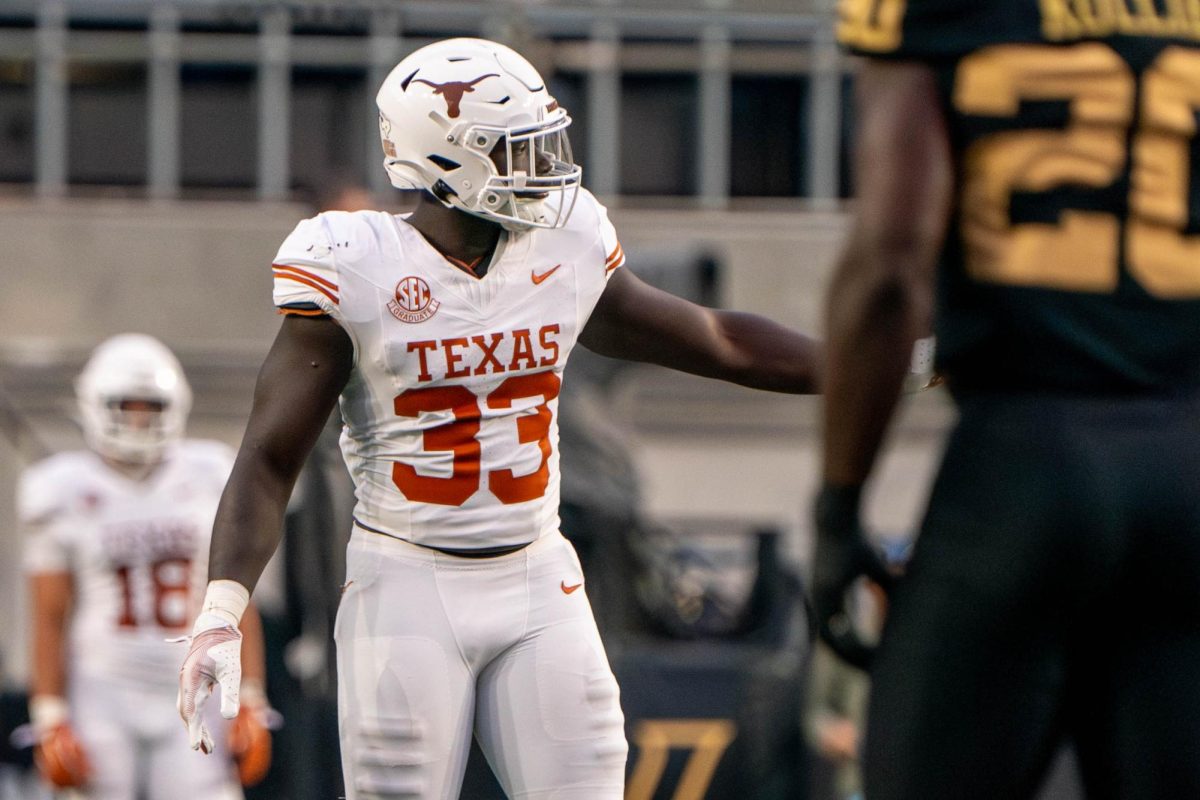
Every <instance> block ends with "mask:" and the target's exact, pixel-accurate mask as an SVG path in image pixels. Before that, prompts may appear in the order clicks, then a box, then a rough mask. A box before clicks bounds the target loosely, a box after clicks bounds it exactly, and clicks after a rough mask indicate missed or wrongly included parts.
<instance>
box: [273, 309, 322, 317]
mask: <svg viewBox="0 0 1200 800" xmlns="http://www.w3.org/2000/svg"><path fill="white" fill-rule="evenodd" d="M275 312H276V313H278V314H283V315H284V316H285V317H325V316H328V315H329V312H327V311H323V310H321V309H319V308H277V309H275Z"/></svg>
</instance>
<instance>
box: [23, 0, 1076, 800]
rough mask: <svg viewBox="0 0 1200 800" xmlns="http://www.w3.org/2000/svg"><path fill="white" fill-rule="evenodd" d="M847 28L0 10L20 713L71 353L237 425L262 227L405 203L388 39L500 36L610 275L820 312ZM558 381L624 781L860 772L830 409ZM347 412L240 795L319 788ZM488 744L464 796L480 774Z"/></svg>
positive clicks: (531, 8) (572, 526)
mask: <svg viewBox="0 0 1200 800" xmlns="http://www.w3.org/2000/svg"><path fill="white" fill-rule="evenodd" d="M833 19H834V14H833V11H832V0H607V1H606V0H590V2H589V1H588V0H496V1H495V2H466V0H430V1H428V2H426V1H423V0H413V1H411V2H410V1H408V0H405V1H403V2H396V1H393V2H365V1H364V2H354V1H348V2H334V1H332V0H329V1H326V2H321V1H318V0H313V1H312V2H308V1H307V0H286V1H281V0H262V1H261V2H255V0H240V1H236V0H235V1H232V2H225V1H223V0H152V1H151V0H0V242H2V243H3V251H2V254H0V263H2V265H3V266H2V272H0V274H2V275H3V277H4V279H5V291H3V292H0V607H2V608H4V609H5V611H4V613H3V615H0V679H2V680H3V685H4V687H5V688H6V689H7V690H8V691H9V692H10V695H9V697H10V698H16V699H15V700H11V701H10V703H9V704H8V705H7V706H6V708H8V709H9V711H8V712H6V713H8V716H9V717H13V716H14V715H16V716H19V714H20V707H21V703H20V702H19V698H20V694H19V693H20V691H21V690H22V687H23V685H24V681H25V677H26V675H25V671H26V646H25V630H24V627H25V623H24V617H25V612H24V607H25V606H24V604H25V598H24V592H23V585H22V581H21V578H20V567H19V563H20V552H21V549H22V542H21V540H20V536H19V533H18V531H17V528H16V525H15V524H14V511H13V492H12V489H13V486H14V482H15V480H16V477H17V475H18V474H19V472H20V470H21V469H22V468H23V467H25V466H27V465H28V464H30V463H32V462H33V461H35V460H37V459H38V458H41V457H42V456H44V455H46V454H48V453H51V452H55V451H58V450H62V449H67V448H75V447H79V446H80V445H81V438H80V435H79V433H78V429H77V427H76V426H75V425H74V423H73V422H72V419H71V417H72V407H73V397H72V392H71V380H72V379H73V378H74V376H75V375H76V374H77V373H78V371H79V369H80V368H81V366H82V364H83V361H84V359H85V357H86V355H87V353H88V351H89V350H90V349H91V348H92V347H93V346H94V345H95V344H96V343H98V342H99V341H100V340H101V339H103V338H105V337H107V336H109V335H112V334H115V333H119V332H123V331H129V330H136V331H141V332H145V333H149V334H152V335H154V336H156V337H158V338H160V339H162V340H163V341H164V342H165V343H166V344H168V345H169V346H170V347H171V348H173V349H174V350H175V351H176V352H177V354H178V355H179V357H180V359H181V360H182V362H183V365H184V368H185V370H186V372H187V374H188V377H189V379H190V380H191V382H192V385H193V388H194V390H195V392H196V402H195V408H194V411H193V413H192V416H191V422H190V426H189V432H190V434H191V435H193V436H199V437H210V438H216V439H220V440H223V441H225V442H228V443H229V444H231V445H235V446H236V444H237V443H238V441H239V439H240V436H241V432H242V427H243V425H244V422H245V416H246V414H247V412H248V409H249V404H250V396H251V389H252V386H253V380H254V376H255V373H256V370H257V366H258V364H259V363H260V362H261V360H262V357H263V356H264V354H265V352H266V349H267V347H268V346H269V344H270V341H271V339H272V337H273V335H274V332H275V330H276V328H277V326H278V324H279V321H278V319H279V318H278V317H277V316H276V315H275V313H274V312H273V309H272V306H271V300H270V280H271V277H270V270H269V269H268V267H269V265H270V262H271V258H272V256H273V255H274V253H275V251H276V249H277V247H278V245H279V243H280V242H281V241H282V239H283V237H284V236H285V235H286V234H287V233H288V232H289V231H290V230H291V229H292V227H293V226H294V225H295V224H296V222H297V221H298V220H300V219H302V218H305V217H308V216H311V215H312V214H313V213H314V212H315V211H317V210H319V209H322V208H334V207H346V206H347V204H350V203H355V202H366V203H369V204H371V205H373V206H375V207H378V208H387V209H395V210H397V211H399V210H402V209H403V207H404V202H405V200H404V198H403V197H401V196H400V195H399V194H397V193H396V192H394V191H393V190H391V189H390V187H389V186H388V184H387V180H386V176H385V174H384V172H383V170H382V169H381V165H380V162H381V154H380V152H379V144H378V133H377V128H376V112H375V108H374V95H375V91H376V88H377V87H378V85H379V84H380V82H381V81H382V80H383V78H384V77H385V76H386V74H387V73H388V71H390V69H391V67H392V66H393V65H394V64H395V63H396V62H397V61H398V60H399V59H400V58H401V57H403V56H404V55H406V54H407V53H409V52H411V51H412V50H414V49H416V48H417V47H420V46H422V45H424V44H426V43H428V42H430V41H432V40H434V39H438V38H443V37H447V36H458V35H467V36H483V37H486V38H490V39H495V40H499V41H502V42H505V43H507V44H509V45H511V46H513V47H515V48H517V49H518V50H520V51H521V52H522V53H524V54H525V55H526V56H527V57H528V58H529V59H530V60H531V61H532V62H533V63H534V64H535V66H537V67H538V68H539V69H540V70H541V71H542V73H543V75H545V76H546V78H547V79H548V81H549V83H550V89H551V92H552V93H553V94H554V95H555V96H556V97H557V98H558V100H559V101H560V103H562V104H563V105H565V106H566V107H567V108H568V110H569V111H570V113H571V115H572V117H573V118H574V124H573V126H572V128H571V137H572V141H573V145H574V148H575V152H576V157H577V160H578V161H580V162H581V163H582V165H583V167H584V182H585V185H587V186H588V187H589V188H590V189H591V190H592V192H593V193H595V194H596V195H597V196H598V197H599V198H600V199H601V201H602V202H604V203H606V204H607V205H608V206H609V208H610V211H611V216H612V219H613V221H614V223H615V225H616V227H617V230H618V232H619V234H620V237H621V241H622V243H623V245H624V247H625V250H626V253H627V254H628V258H629V260H628V264H629V267H630V268H631V269H633V270H635V271H636V272H638V273H639V274H640V275H641V276H642V277H643V278H645V279H646V280H648V281H650V282H652V283H656V284H658V285H660V286H662V287H664V288H667V289H669V290H671V291H673V292H676V293H678V294H681V295H684V296H686V297H689V298H691V299H694V300H697V301H700V302H704V303H707V304H710V305H720V306H727V307H735V308H738V309H743V310H749V311H755V312H758V313H761V314H765V315H767V316H769V317H771V318H773V319H775V320H777V321H780V322H782V323H785V324H788V325H791V326H794V327H796V328H799V329H800V330H803V331H806V332H810V333H812V334H814V335H817V334H819V332H820V330H821V325H822V320H821V319H820V308H821V304H822V300H823V293H824V287H825V285H826V281H827V277H828V274H829V271H830V268H831V266H832V264H833V261H834V258H835V257H836V254H837V251H838V248H839V246H840V244H841V241H842V238H843V235H844V232H845V227H846V216H845V211H846V205H845V199H846V197H847V193H848V190H849V183H850V181H849V175H848V163H847V143H848V140H849V137H850V135H851V132H852V130H853V119H852V114H851V102H850V95H851V92H852V87H853V74H854V63H853V62H852V61H851V60H850V59H847V58H846V57H844V56H842V55H840V54H839V52H838V50H837V48H836V46H835V44H834V36H833V28H834V26H833ZM352 193H353V194H352ZM351 196H353V197H356V198H358V199H357V200H350V199H348V198H349V197H351ZM364 198H365V199H364ZM568 375H570V376H571V377H570V378H569V379H568V381H567V383H566V387H565V390H564V394H563V399H562V414H561V416H562V423H561V425H562V437H563V441H562V453H563V466H564V473H565V478H564V483H563V525H564V531H565V532H566V533H567V534H568V535H569V536H570V537H571V538H572V539H573V540H574V541H575V543H576V546H577V547H578V549H579V550H580V552H581V555H582V557H583V559H584V561H585V569H586V571H587V576H588V580H589V593H590V594H591V597H592V602H593V604H594V606H595V610H596V614H597V617H598V619H599V621H600V624H601V627H602V632H603V634H604V636H605V640H606V643H607V645H608V648H609V654H610V658H611V660H612V662H613V666H614V669H615V670H616V672H617V676H618V679H619V680H620V682H621V685H622V692H623V700H624V706H625V710H626V716H627V719H628V734H629V738H630V742H631V745H632V749H631V754H630V762H629V770H630V785H629V797H630V798H635V800H646V799H647V798H675V800H698V799H699V798H718V799H719V798H733V797H738V798H746V799H747V800H750V799H751V798H784V797H787V798H793V797H801V798H803V797H811V798H814V800H823V799H824V798H835V797H850V796H852V795H853V792H854V788H853V780H852V776H849V777H847V776H846V775H845V774H844V773H845V772H846V769H845V768H846V765H847V764H848V763H851V762H852V755H851V754H852V751H853V746H852V742H853V726H854V725H855V724H856V722H857V715H858V713H859V707H860V706H861V694H862V690H863V685H862V680H861V678H860V677H857V676H855V675H853V674H847V673H844V672H843V671H842V670H840V669H839V668H838V667H837V666H836V665H831V664H828V663H822V660H821V658H820V656H819V655H818V656H817V658H816V659H814V657H813V653H812V648H811V646H810V637H809V632H808V625H807V620H806V618H805V614H804V610H803V605H802V603H801V599H800V592H801V588H802V586H803V581H804V574H805V565H806V562H807V559H808V554H809V550H810V530H809V522H808V512H807V506H808V500H809V497H810V495H811V493H812V491H813V488H814V485H815V463H816V462H815V451H816V446H817V420H816V410H817V405H816V402H815V401H814V400H812V399H809V398H793V397H787V396H782V395H769V394H763V393H755V392H751V391H748V390H741V389H738V388H736V387H730V386H725V385H721V384H717V383H714V382H709V381H705V380H702V379H695V378H689V377H686V376H682V375H678V374H673V373H670V372H668V371H666V370H662V369H657V368H650V367H644V366H633V365H624V364H616V363H614V362H609V361H605V360H603V359H600V358H598V357H594V356H591V355H590V354H588V353H586V352H584V351H582V349H578V350H576V352H575V355H574V357H573V359H572V366H571V367H570V369H569V370H568ZM951 419H952V410H951V408H950V406H949V403H948V401H947V399H946V398H945V397H944V396H942V393H941V392H940V391H937V390H933V391H927V392H924V393H922V394H920V395H915V396H911V397H910V398H909V399H908V400H907V402H906V408H905V411H904V415H903V417H902V420H901V423H900V424H899V425H898V426H897V427H896V429H895V431H894V434H893V439H894V442H893V446H892V448H891V450H890V451H889V455H888V457H887V460H886V461H885V463H884V465H883V469H882V471H881V472H880V474H879V477H878V480H877V481H876V482H875V485H874V489H873V493H872V496H871V500H870V512H869V513H870V519H871V523H872V524H873V526H874V527H875V528H876V529H877V530H879V531H881V532H883V533H885V534H886V535H887V536H888V537H889V538H890V539H891V540H892V541H893V542H896V543H900V544H902V543H903V542H904V541H905V540H906V539H907V538H908V537H909V536H910V535H911V533H910V532H911V531H912V530H913V528H914V526H915V525H916V522H917V520H918V517H919V514H920V511H921V507H922V504H923V500H924V493H925V492H924V490H925V487H926V485H927V482H928V480H929V477H930V475H931V473H932V470H933V469H934V467H935V465H936V461H937V457H938V453H939V448H940V444H941V439H942V435H943V432H944V431H945V429H946V426H947V424H948V423H949V422H950V421H951ZM335 428H336V421H334V422H331V427H330V431H331V433H330V436H328V437H326V439H327V441H324V442H323V443H322V444H321V445H320V446H319V447H318V450H317V453H316V455H315V456H314V462H313V464H312V465H311V468H310V469H309V470H308V472H307V473H306V475H305V476H304V477H303V478H302V480H301V483H300V486H299V488H298V491H297V496H296V497H295V498H294V501H293V513H292V514H290V516H289V527H292V528H295V529H296V530H294V531H293V534H294V535H293V536H291V537H290V539H289V544H288V546H287V547H286V549H285V552H284V553H283V554H282V555H281V556H280V557H278V558H277V559H276V563H275V564H274V566H273V567H272V568H271V570H270V572H269V574H268V577H267V578H266V579H265V580H264V583H263V585H262V586H261V587H260V591H259V592H258V593H257V594H256V597H257V599H258V601H259V603H260V605H261V608H262V611H263V614H264V617H265V618H266V621H267V634H268V644H269V646H270V654H269V657H270V663H271V666H270V669H271V672H270V675H269V680H270V681H271V688H270V693H271V699H272V701H273V703H274V704H275V705H276V706H277V707H278V708H279V709H280V710H281V711H282V712H283V715H284V717H285V719H286V723H285V725H284V727H283V728H282V729H281V730H280V731H277V732H276V734H275V737H276V759H275V767H274V768H273V770H272V773H271V775H270V777H269V778H268V781H267V782H266V783H265V784H263V785H262V786H260V787H258V788H257V789H256V790H252V791H251V793H250V794H249V795H248V796H249V797H251V798H255V797H258V798H287V799H288V800H307V798H332V797H336V796H337V794H338V791H339V789H338V780H339V776H338V774H337V771H338V757H337V752H336V749H337V742H336V733H335V731H333V730H332V729H331V728H330V724H331V719H333V717H332V716H331V715H332V710H331V709H332V686H333V676H332V674H331V671H330V670H331V668H330V653H329V649H330V648H329V641H328V640H329V628H328V621H329V618H330V615H331V614H332V612H333V608H334V607H335V605H336V590H337V586H338V584H339V583H340V582H341V575H340V570H341V567H340V563H341V562H340V548H341V546H342V544H343V543H344V540H345V536H346V534H347V533H348V528H349V516H348V514H349V502H350V498H349V496H348V493H347V492H348V489H347V480H348V479H347V478H346V476H345V471H344V469H343V468H342V467H341V464H340V459H339V457H338V455H337V453H336V448H335V444H334V441H335V439H336V435H335V433H336V432H335ZM814 675H815V676H816V677H817V682H816V684H815V688H810V689H806V688H805V687H806V685H808V684H809V683H810V678H811V677H812V676H814ZM13 709H16V710H15V711H14V710H13ZM8 721H9V722H11V719H10V720H8ZM843 723H845V724H843ZM846 725H849V726H850V728H849V729H847V728H846ZM847 730H849V733H847ZM831 731H832V732H831ZM847 736H850V738H849V739H847V738H846V737H847ZM838 737H840V738H838ZM847 741H849V742H850V745H849V746H847V745H846V742H847ZM0 747H3V749H4V750H5V756H4V757H5V758H6V759H7V760H9V761H11V762H14V764H19V763H20V762H21V761H22V759H23V758H25V757H26V756H27V753H26V754H22V753H18V752H13V751H10V750H8V749H7V747H6V746H0ZM477 767H478V764H477V763H476V764H473V765H472V770H471V774H470V776H469V777H468V786H467V788H466V789H465V790H464V795H463V796H464V797H468V798H490V797H496V796H498V795H497V794H496V793H495V792H496V790H495V788H494V786H492V785H491V784H490V779H489V777H488V775H487V772H486V769H483V770H479V769H478V768H477ZM2 774H3V775H4V776H5V777H4V778H3V779H2V780H0V796H6V795H5V794H4V792H5V791H6V790H5V789H4V788H2V787H3V786H8V787H9V789H8V790H7V791H8V792H9V794H8V795H7V796H10V797H22V798H25V797H34V796H38V795H36V794H31V792H35V790H34V789H33V788H31V787H30V785H29V784H27V783H21V781H22V778H21V777H20V776H21V773H20V768H19V767H17V766H9V767H7V768H5V769H4V771H3V773H2ZM18 784H19V785H21V786H22V787H23V788H13V787H16V786H18ZM1058 796H1063V797H1068V796H1071V795H1070V793H1069V792H1067V793H1066V794H1060V795H1058Z"/></svg>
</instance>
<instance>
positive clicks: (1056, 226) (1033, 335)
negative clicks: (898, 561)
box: [813, 0, 1200, 800]
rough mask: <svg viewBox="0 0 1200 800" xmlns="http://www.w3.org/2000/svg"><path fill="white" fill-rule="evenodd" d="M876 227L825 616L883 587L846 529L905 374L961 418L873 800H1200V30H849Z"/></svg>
mask: <svg viewBox="0 0 1200 800" xmlns="http://www.w3.org/2000/svg"><path fill="white" fill-rule="evenodd" d="M839 36H840V38H841V39H842V41H843V42H844V43H845V44H846V45H847V46H849V47H850V48H851V49H852V50H853V51H854V52H857V53H859V54H862V55H864V56H866V57H867V60H866V62H865V63H864V64H863V65H862V69H861V70H860V72H859V74H858V79H857V89H856V93H857V102H856V108H857V110H856V120H857V127H858V131H857V143H856V157H855V163H856V171H857V186H858V192H857V194H858V200H857V205H856V220H855V224H854V226H853V228H852V231H851V234H850V238H849V244H848V245H847V247H846V250H845V253H844V255H843V258H842V261H841V265H840V268H839V269H838V271H837V274H836V276H835V278H834V281H833V285H832V289H831V291H830V294H829V302H828V312H829V317H828V319H829V331H828V343H827V345H828V348H829V349H828V363H827V372H826V376H827V378H826V392H827V399H826V402H825V415H824V418H825V449H824V480H825V486H824V489H823V490H822V491H821V493H820V496H819V497H818V500H817V504H816V520H817V525H818V529H819V534H818V548H817V563H816V572H815V578H814V586H813V593H814V598H813V599H814V602H815V605H816V608H817V611H818V615H819V617H820V619H821V621H822V634H823V635H824V636H825V637H826V638H827V639H828V640H829V641H830V643H831V644H833V645H834V646H835V647H837V648H839V649H840V650H841V651H842V652H843V653H845V654H847V655H848V656H850V657H851V658H854V659H855V660H857V661H859V662H861V663H865V662H866V661H867V660H869V657H870V655H871V653H870V651H868V650H867V649H866V648H865V647H863V645H862V642H861V641H860V640H859V638H858V637H857V636H856V635H855V634H854V630H853V627H852V626H851V625H848V624H847V616H846V613H845V611H844V610H843V608H842V603H843V599H844V596H845V595H844V592H845V589H846V588H847V587H848V586H849V585H850V583H851V582H852V581H853V580H854V579H855V578H856V576H858V575H861V574H868V575H871V576H872V577H875V578H876V579H877V580H879V581H881V582H885V583H886V582H888V576H887V573H886V572H885V571H884V570H883V569H882V567H881V565H880V563H879V561H878V559H877V558H876V557H875V555H874V554H873V552H872V550H871V548H870V547H869V546H868V544H867V543H866V541H865V540H864V538H863V535H862V530H861V526H860V523H859V502H860V496H861V492H862V488H863V484H864V482H865V481H866V480H867V478H868V475H869V473H870V471H871V467H872V465H873V464H874V462H875V460H876V458H877V454H878V453H879V450H880V442H881V440H882V438H883V435H884V432H885V429H886V428H887V425H888V422H889V420H890V419H891V418H892V416H893V412H894V407H895V404H896V398H897V390H898V387H899V386H900V383H901V380H902V375H901V373H900V372H899V371H898V370H897V369H896V368H895V367H896V364H897V363H898V362H897V361H896V360H895V359H896V356H897V354H903V353H904V352H906V351H907V348H909V347H911V345H912V342H913V340H914V338H916V337H917V336H919V335H921V334H922V333H923V332H924V331H925V329H926V327H927V326H928V325H929V324H930V320H931V317H933V318H935V319H936V332H937V337H938V359H937V360H938V371H939V372H940V374H941V375H942V376H944V378H945V380H946V384H947V386H948V387H949V390H950V392H951V393H952V395H953V396H954V399H955V401H956V403H957V405H958V410H959V420H958V423H957V426H956V428H955V429H954V431H953V433H952V434H951V436H950V439H949V442H948V445H947V450H946V453H945V456H944V461H943V464H942V468H941V471H940V473H939V475H938V478H937V481H936V484H935V486H934V488H933V493H932V498H931V500H930V505H929V509H928V512H927V515H926V518H925V521H924V525H923V529H922V533H921V535H920V538H919V540H918V543H917V545H916V549H915V553H914V556H913V559H912V562H911V564H910V565H909V567H908V570H907V573H906V575H905V576H904V577H903V578H901V579H900V581H899V583H898V586H897V587H896V589H895V591H894V596H893V598H892V601H891V604H890V608H889V619H888V621H887V623H886V626H885V630H884V633H883V639H882V642H881V645H880V647H879V650H878V652H877V654H876V655H875V658H874V659H873V666H872V685H873V689H872V695H871V698H870V701H869V709H868V714H867V717H868V728H867V736H866V745H865V748H866V749H865V756H864V758H865V763H864V769H865V788H866V793H865V794H866V797H868V798H870V800H899V799H900V798H907V799H911V800H917V799H918V798H919V799H920V800H938V798H955V799H956V800H957V799H958V798H972V800H988V799H989V798H1005V800H1013V799H1015V798H1023V797H1030V796H1032V794H1033V793H1034V792H1035V790H1036V788H1037V786H1038V784H1039V783H1040V782H1041V780H1042V778H1043V775H1044V773H1045V771H1046V766H1047V764H1048V763H1049V761H1050V759H1051V756H1052V754H1053V753H1054V752H1055V750H1056V748H1057V746H1058V744H1059V743H1060V740H1061V739H1062V737H1063V736H1064V735H1066V736H1070V737H1072V738H1073V739H1074V742H1075V745H1076V749H1077V754H1078V757H1079V762H1080V765H1081V771H1082V777H1083V779H1084V782H1085V784H1086V788H1087V792H1088V796H1089V797H1097V798H1108V797H1112V798H1118V797H1119V798H1176V797H1200V758H1197V754H1198V753H1200V681H1197V679H1196V676H1197V675H1200V593H1198V592H1197V591H1196V587H1197V586H1198V585H1200V499H1198V498H1200V495H1198V493H1197V490H1196V487H1197V486H1200V399H1198V393H1200V149H1198V146H1197V115H1198V114H1200V17H1198V16H1197V12H1196V8H1195V5H1194V4H1191V5H1188V6H1187V7H1186V8H1185V4H1181V3H1166V4H1162V3H1136V4H1128V3H1117V2H1113V3H1107V2H1105V3H1071V2H1063V1H1061V0H1042V2H1034V0H1024V1H1023V2H1007V1H1001V0H937V1H936V2H935V1H934V0H910V1H909V2H907V3H906V2H904V0H884V2H871V1H870V0H847V1H846V2H843V3H842V7H841V22H840V26H839Z"/></svg>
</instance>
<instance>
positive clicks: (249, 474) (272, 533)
mask: <svg viewBox="0 0 1200 800" xmlns="http://www.w3.org/2000/svg"><path fill="white" fill-rule="evenodd" d="M294 482H295V475H287V474H280V473H279V472H278V471H276V470H274V469H272V468H271V467H270V466H269V464H268V463H266V459H264V458H261V457H259V456H257V455H255V454H253V453H251V454H247V453H246V451H245V448H243V452H242V453H241V454H240V455H239V456H238V461H237V465H236V466H235V467H234V470H233V474H232V475H231V476H230V478H229V483H228V484H227V485H226V486H225V492H224V494H222V495H221V504H220V506H219V507H218V508H217V517H216V521H215V522H214V524H213V535H212V544H211V546H210V549H209V560H208V579H209V580H210V581H214V580H232V581H236V582H238V583H240V584H241V585H242V586H244V587H246V589H248V590H250V591H251V592H253V591H254V586H255V584H257V583H258V579H259V576H261V575H262V572H263V569H265V568H266V566H267V562H268V561H270V560H271V556H272V555H273V554H274V553H275V550H276V548H278V547H279V541H280V539H281V538H282V537H283V520H284V514H285V512H286V510H287V501H288V497H289V496H290V495H291V491H292V485H293V483H294Z"/></svg>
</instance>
